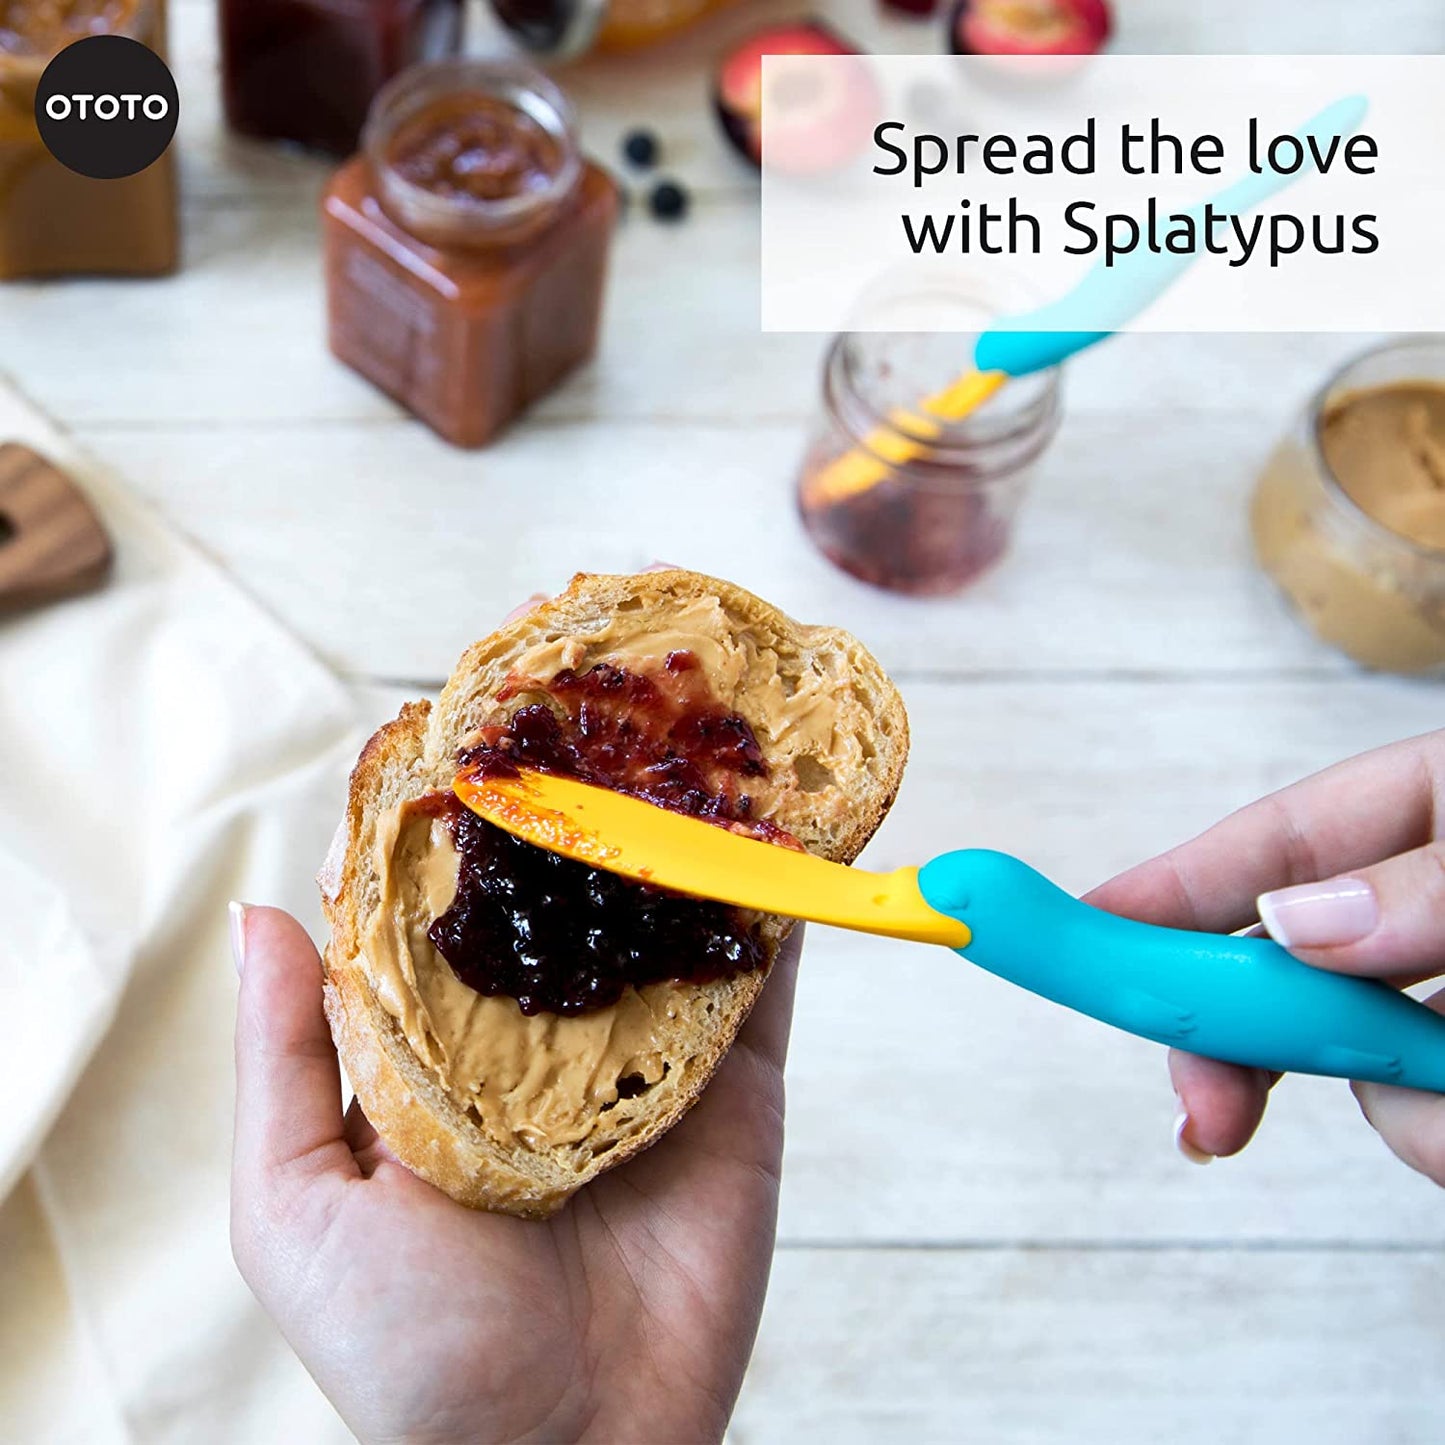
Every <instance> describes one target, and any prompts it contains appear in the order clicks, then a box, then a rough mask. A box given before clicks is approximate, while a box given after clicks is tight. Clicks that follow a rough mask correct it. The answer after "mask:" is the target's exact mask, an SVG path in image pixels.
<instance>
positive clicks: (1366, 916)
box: [1259, 878, 1380, 948]
mask: <svg viewBox="0 0 1445 1445" xmlns="http://www.w3.org/2000/svg"><path fill="white" fill-rule="evenodd" d="M1259 916H1260V919H1261V921H1262V922H1263V923H1264V926H1265V927H1266V928H1267V929H1269V933H1270V937H1271V938H1273V939H1274V940H1275V942H1276V943H1282V944H1283V945H1284V946H1285V947H1286V948H1333V947H1336V946H1337V945H1339V944H1342V943H1358V942H1359V941H1360V939H1362V938H1365V937H1367V936H1368V935H1369V934H1370V933H1373V932H1374V930H1375V927H1376V925H1377V924H1378V923H1379V921H1380V905H1379V902H1378V901H1377V900H1376V898H1375V890H1374V889H1373V888H1371V887H1370V885H1369V884H1368V883H1366V882H1365V880H1364V879H1363V878H1331V879H1330V880H1329V881H1328V882H1325V883H1300V884H1297V885H1296V886H1295V887H1293V888H1276V889H1275V890H1274V891H1273V892H1272V893H1261V894H1260V895H1259Z"/></svg>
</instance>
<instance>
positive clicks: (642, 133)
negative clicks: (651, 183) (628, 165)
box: [622, 130, 662, 171]
mask: <svg viewBox="0 0 1445 1445" xmlns="http://www.w3.org/2000/svg"><path fill="white" fill-rule="evenodd" d="M661 149H662V147H661V146H660V145H659V144H658V141H657V137H656V136H655V135H654V134H653V133H652V132H651V131H650V130H630V131H628V132H627V134H626V135H625V136H624V137H623V138H622V154H623V155H625V156H626V157H627V159H628V160H629V161H631V162H632V164H633V165H635V166H636V167H637V168H638V169H639V170H644V171H645V170H648V169H650V168H651V167H652V166H655V165H656V164H657V157H658V153H659V152H660V151H661Z"/></svg>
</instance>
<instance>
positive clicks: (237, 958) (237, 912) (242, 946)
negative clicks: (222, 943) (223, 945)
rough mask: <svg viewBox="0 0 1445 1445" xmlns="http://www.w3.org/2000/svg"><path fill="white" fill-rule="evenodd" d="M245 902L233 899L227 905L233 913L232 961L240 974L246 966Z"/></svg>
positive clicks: (231, 913)
mask: <svg viewBox="0 0 1445 1445" xmlns="http://www.w3.org/2000/svg"><path fill="white" fill-rule="evenodd" d="M248 907H249V905H248V904H245V903H237V902H236V901H235V899H232V900H231V902H229V903H228V904H227V905H226V911H227V912H228V913H229V914H230V915H231V962H232V963H234V964H235V965H236V972H237V974H240V973H241V971H242V970H243V969H244V968H245V967H246V909H247V908H248Z"/></svg>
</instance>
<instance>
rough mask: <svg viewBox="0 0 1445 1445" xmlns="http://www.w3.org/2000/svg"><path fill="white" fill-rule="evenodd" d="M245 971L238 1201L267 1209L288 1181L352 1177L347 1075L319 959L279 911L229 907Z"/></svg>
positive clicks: (239, 1020)
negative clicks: (344, 1097)
mask: <svg viewBox="0 0 1445 1445" xmlns="http://www.w3.org/2000/svg"><path fill="white" fill-rule="evenodd" d="M232 943H233V946H234V949H235V953H236V965H237V967H238V968H239V969H240V972H241V992H240V997H239V999H238V1001H237V1005H236V1136H235V1146H234V1152H233V1158H232V1169H233V1175H234V1188H235V1193H236V1196H237V1200H238V1202H246V1201H250V1202H254V1203H261V1202H264V1200H265V1199H267V1198H268V1197H269V1196H270V1195H271V1194H272V1192H273V1191H274V1189H275V1187H276V1185H277V1184H278V1183H279V1182H280V1179H281V1177H282V1176H283V1175H293V1176H295V1175H298V1174H306V1175H314V1174H320V1173H325V1172H328V1171H330V1170H334V1169H337V1168H343V1169H346V1170H347V1171H348V1172H351V1173H355V1172H356V1161H355V1159H354V1158H353V1156H352V1153H351V1149H350V1148H349V1146H348V1145H347V1143H346V1139H345V1132H344V1122H343V1119H342V1113H341V1071H340V1068H339V1067H338V1065H337V1062H336V1048H335V1046H334V1045H333V1044H332V1042H331V1030H330V1029H329V1028H328V1027H327V1023H326V1015H325V1013H324V1011H323V1009H322V1006H321V1005H322V975H321V959H320V957H319V956H318V954H317V952H316V948H315V946H314V945H313V944H312V942H311V940H310V938H308V937H307V935H306V930H305V929H303V928H302V927H301V925H300V924H299V923H297V921H296V920H295V919H294V918H292V917H291V916H290V915H289V914H286V913H282V912H281V911H280V909H277V908H247V907H244V906H242V905H241V904H235V905H233V906H232Z"/></svg>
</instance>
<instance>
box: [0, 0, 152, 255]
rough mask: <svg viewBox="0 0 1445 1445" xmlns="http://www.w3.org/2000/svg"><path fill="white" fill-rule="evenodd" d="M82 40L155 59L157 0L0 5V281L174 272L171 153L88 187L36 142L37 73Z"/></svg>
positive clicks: (8, 1)
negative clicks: (129, 48) (122, 41)
mask: <svg viewBox="0 0 1445 1445" xmlns="http://www.w3.org/2000/svg"><path fill="white" fill-rule="evenodd" d="M91 35H123V36H126V37H128V38H129V39H131V40H138V41H140V42H141V44H143V45H147V46H149V47H150V48H151V49H152V50H154V51H156V52H157V53H158V54H160V55H164V54H165V49H166V16H165V6H164V0H0V280H4V279H8V278H11V277H21V276H70V275H109V276H159V275H163V274H165V273H166V272H168V271H172V270H174V269H175V265H176V261H177V259H178V254H179V241H178V228H177V223H176V180H175V159H174V156H173V154H172V152H171V151H169V150H167V151H166V152H165V153H164V154H163V155H161V156H160V157H159V158H158V159H157V160H155V161H153V162H152V163H151V164H150V165H148V166H147V167H146V168H145V169H144V170H143V171H138V172H136V174H135V175H131V176H122V177H120V178H118V179H116V180H97V179H95V178H94V177H91V176H82V175H78V174H77V173H76V172H75V171H72V170H69V169H68V168H67V167H65V166H63V165H61V163H60V162H59V161H58V160H56V159H55V157H54V156H53V155H51V154H50V152H49V151H48V150H47V149H46V147H45V142H44V141H42V140H41V138H40V129H39V127H38V126H37V125H36V121H35V94H36V90H37V88H38V86H39V84H40V78H41V76H42V75H43V74H44V72H45V67H46V66H47V65H48V64H49V63H50V60H51V59H52V57H53V56H54V55H55V53H56V52H57V51H59V50H61V49H63V48H64V47H65V46H67V45H70V44H71V43H73V42H74V41H76V40H83V39H85V38H86V37H87V36H91Z"/></svg>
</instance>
